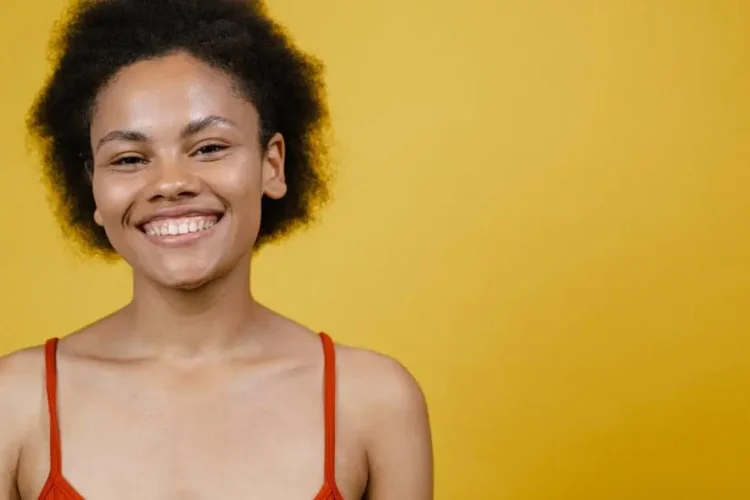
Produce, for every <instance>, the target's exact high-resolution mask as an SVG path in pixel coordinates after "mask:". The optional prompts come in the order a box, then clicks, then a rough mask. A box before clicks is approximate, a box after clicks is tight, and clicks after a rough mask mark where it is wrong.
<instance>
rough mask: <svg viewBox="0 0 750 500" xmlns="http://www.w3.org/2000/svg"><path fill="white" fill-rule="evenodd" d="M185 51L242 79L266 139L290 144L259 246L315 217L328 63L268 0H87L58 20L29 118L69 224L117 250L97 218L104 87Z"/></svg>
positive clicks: (322, 173) (321, 186) (106, 250)
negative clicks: (288, 28)
mask: <svg viewBox="0 0 750 500" xmlns="http://www.w3.org/2000/svg"><path fill="white" fill-rule="evenodd" d="M179 51H184V52H186V53H189V54H191V55H192V56H193V57H196V58H197V59H199V60H201V61H203V62H205V63H207V64H209V65H211V66H213V67H215V68H217V69H219V70H221V71H223V72H225V73H227V74H228V75H230V76H232V77H233V78H234V79H235V80H236V82H237V84H238V87H239V88H240V89H241V90H242V91H243V93H244V94H245V95H246V97H247V98H248V99H249V100H250V101H251V102H252V103H253V105H254V106H255V107H256V108H257V110H258V114H259V116H260V130H261V133H260V135H261V137H260V141H261V145H265V144H266V143H267V141H268V139H270V137H271V136H273V135H274V134H275V133H280V134H281V135H283V137H284V139H285V143H286V163H285V170H286V179H287V184H288V190H287V194H286V195H285V196H284V197H283V198H281V199H279V200H273V199H270V198H267V197H264V198H263V200H262V205H261V213H262V217H261V224H260V231H259V235H258V239H257V242H256V249H257V248H259V247H260V246H262V245H263V244H264V243H267V242H269V241H273V240H277V239H279V238H282V237H284V236H286V235H288V234H289V233H290V232H291V231H292V230H294V229H296V228H298V227H301V226H305V225H307V224H308V223H309V222H311V221H312V219H313V217H314V215H315V212H316V210H317V208H318V207H320V206H321V205H322V204H323V203H324V202H325V201H327V199H328V182H329V180H330V171H329V162H328V148H327V141H326V139H327V133H328V131H329V115H328V109H327V105H326V99H325V87H324V82H323V77H322V70H323V68H322V64H321V63H320V62H319V61H318V60H317V59H315V58H314V57H312V56H310V55H308V54H306V53H304V52H302V51H301V50H299V49H298V48H297V47H296V46H295V45H294V44H293V42H292V41H291V39H290V38H289V36H288V35H287V34H286V32H285V31H284V29H283V28H282V27H281V26H279V25H278V24H277V23H275V22H274V21H273V20H272V19H271V18H270V17H269V15H268V12H267V10H266V8H265V6H264V4H263V2H262V1H260V0H211V1H206V0H79V1H78V2H77V3H75V4H74V5H73V7H72V8H71V10H70V11H69V13H68V15H67V16H66V18H65V19H64V20H63V22H61V24H60V25H59V26H58V28H57V30H56V33H55V34H54V36H53V38H52V43H51V49H50V55H51V58H52V63H53V71H52V75H51V76H50V78H49V80H48V81H47V83H46V85H45V86H44V88H43V89H42V90H41V92H40V94H39V96H38V97H37V99H36V101H35V103H34V105H33V107H32V109H31V111H30V113H29V117H28V121H27V126H28V129H29V132H30V135H31V139H32V140H33V141H34V144H35V146H36V147H37V148H38V150H39V151H40V152H41V154H42V157H43V164H44V176H45V180H46V183H47V186H48V188H49V193H50V195H51V198H52V203H53V205H54V209H55V213H56V215H57V218H58V221H59V222H60V224H61V226H62V229H63V231H64V233H65V234H66V235H68V236H71V237H72V238H73V240H74V241H76V242H77V243H79V244H80V248H81V249H82V250H84V251H85V252H86V253H93V254H98V255H102V256H104V257H116V252H115V250H114V248H113V247H112V245H111V244H110V242H109V240H108V239H107V236H106V234H105V232H104V230H103V228H101V227H100V226H98V225H97V224H96V223H95V222H94V217H93V214H94V210H95V204H94V198H93V193H92V189H91V184H90V178H89V174H88V171H87V168H86V166H87V165H88V164H89V162H90V161H91V156H92V151H91V145H90V121H91V114H92V108H93V107H94V104H95V99H96V96H97V94H98V93H99V92H100V91H101V89H102V88H103V87H104V86H106V85H107V84H108V82H110V81H111V80H112V78H113V77H114V76H115V75H116V74H117V72H118V71H119V70H120V69H122V68H123V67H125V66H128V65H130V64H133V63H135V62H137V61H140V60H144V59H151V58H157V57H161V56H165V55H168V54H170V53H175V52H179Z"/></svg>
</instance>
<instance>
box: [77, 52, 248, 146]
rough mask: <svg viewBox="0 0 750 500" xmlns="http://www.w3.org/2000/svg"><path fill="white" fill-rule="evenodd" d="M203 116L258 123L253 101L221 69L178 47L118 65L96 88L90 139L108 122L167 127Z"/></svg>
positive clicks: (117, 125) (242, 123) (104, 129)
mask: <svg viewBox="0 0 750 500" xmlns="http://www.w3.org/2000/svg"><path fill="white" fill-rule="evenodd" d="M206 116H223V117H226V118H229V119H230V120H231V121H233V122H235V123H237V124H238V125H239V126H248V127H257V123H258V115H257V110H256V109H255V107H254V106H253V105H252V103H250V101H248V100H247V99H246V98H245V97H244V96H243V95H242V94H241V93H240V91H239V90H238V88H237V85H236V84H235V82H234V81H233V80H232V79H231V78H230V77H229V76H227V75H226V74H225V73H223V72H222V71H220V70H218V69H215V68H213V67H212V66H210V65H208V64H206V63H204V62H202V61H200V60H198V59H195V58H194V57H192V56H190V55H187V54H183V53H179V54H174V55H169V56H165V57H161V58H157V59H149V60H144V61H139V62H137V63H134V64H132V65H130V66H127V67H125V68H123V69H122V70H120V72H119V73H117V75H115V77H114V78H113V80H112V81H111V82H110V83H109V84H108V85H107V86H106V87H105V88H104V89H103V90H102V91H101V92H100V93H99V95H98V96H97V100H96V105H95V107H94V113H93V116H92V122H91V135H92V139H93V138H94V137H95V136H96V135H101V134H104V133H107V131H108V130H110V129H112V128H121V127H128V128H150V129H162V130H164V129H166V128H169V127H181V126H183V125H184V124H185V123H187V122H190V121H193V120H196V119H201V118H203V117H206Z"/></svg>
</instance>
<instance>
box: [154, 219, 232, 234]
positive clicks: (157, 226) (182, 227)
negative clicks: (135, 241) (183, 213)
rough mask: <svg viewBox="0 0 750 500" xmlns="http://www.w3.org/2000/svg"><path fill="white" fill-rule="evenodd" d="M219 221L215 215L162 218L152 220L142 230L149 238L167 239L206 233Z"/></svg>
mask: <svg viewBox="0 0 750 500" xmlns="http://www.w3.org/2000/svg"><path fill="white" fill-rule="evenodd" d="M218 221H219V217H218V216H216V215H200V216H193V217H179V218H164V219H158V220H152V221H149V222H147V223H146V224H144V225H143V227H142V230H143V232H144V233H146V234H147V235H149V236H156V237H168V236H179V235H183V234H193V233H201V232H204V231H208V230H209V229H211V228H212V227H214V225H216V223H217V222H218Z"/></svg>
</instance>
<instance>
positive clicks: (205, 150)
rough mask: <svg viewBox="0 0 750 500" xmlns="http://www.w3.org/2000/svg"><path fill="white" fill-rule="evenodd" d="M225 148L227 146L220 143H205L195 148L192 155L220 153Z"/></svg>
mask: <svg viewBox="0 0 750 500" xmlns="http://www.w3.org/2000/svg"><path fill="white" fill-rule="evenodd" d="M225 149H227V146H224V145H222V144H206V145H205V146H201V147H200V148H198V149H196V150H195V152H194V153H193V154H194V155H196V156H197V155H212V154H216V153H221V152H222V151H224V150H225Z"/></svg>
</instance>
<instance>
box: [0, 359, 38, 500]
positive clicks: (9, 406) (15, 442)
mask: <svg viewBox="0 0 750 500" xmlns="http://www.w3.org/2000/svg"><path fill="white" fill-rule="evenodd" d="M38 358H39V356H38V355H35V353H34V352H33V350H26V351H21V352H17V353H14V354H11V355H9V356H5V357H1V358H0V500H20V498H21V496H20V493H19V492H18V466H19V460H20V456H21V447H22V445H23V442H24V438H25V436H26V431H27V428H28V425H29V422H30V421H31V419H32V418H33V415H32V414H31V410H32V408H33V405H32V404H30V403H31V402H32V398H33V396H34V395H35V393H34V392H33V391H28V390H27V389H29V388H30V384H31V383H34V382H35V381H36V378H35V377H33V365H32V363H34V364H37V363H39V360H38ZM37 367H38V365H37ZM30 375H31V376H30Z"/></svg>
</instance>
